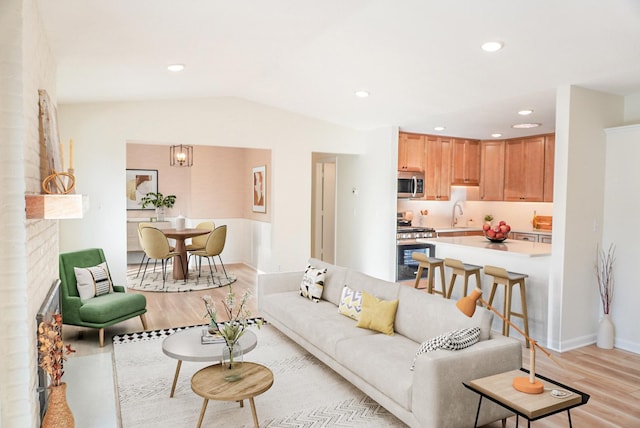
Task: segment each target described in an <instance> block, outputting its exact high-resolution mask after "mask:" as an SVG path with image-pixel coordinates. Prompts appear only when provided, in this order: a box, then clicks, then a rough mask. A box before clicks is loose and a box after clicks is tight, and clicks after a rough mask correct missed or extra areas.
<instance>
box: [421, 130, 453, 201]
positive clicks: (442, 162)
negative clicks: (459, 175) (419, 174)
mask: <svg viewBox="0 0 640 428" xmlns="http://www.w3.org/2000/svg"><path fill="white" fill-rule="evenodd" d="M451 143H452V139H451V138H447V137H436V136H433V135H427V136H426V142H425V144H426V152H427V160H426V169H425V174H424V176H425V181H426V183H425V198H426V199H427V200H432V201H448V200H449V197H450V195H451V187H450V186H451Z"/></svg>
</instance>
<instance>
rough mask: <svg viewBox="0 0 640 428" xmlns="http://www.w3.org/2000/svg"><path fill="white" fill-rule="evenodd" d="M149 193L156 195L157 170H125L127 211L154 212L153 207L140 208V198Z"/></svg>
mask: <svg viewBox="0 0 640 428" xmlns="http://www.w3.org/2000/svg"><path fill="white" fill-rule="evenodd" d="M149 192H153V193H158V170H157V169H127V210H142V209H144V210H154V209H155V207H154V206H153V205H150V206H148V207H146V208H142V198H143V197H144V195H146V194H147V193H149Z"/></svg>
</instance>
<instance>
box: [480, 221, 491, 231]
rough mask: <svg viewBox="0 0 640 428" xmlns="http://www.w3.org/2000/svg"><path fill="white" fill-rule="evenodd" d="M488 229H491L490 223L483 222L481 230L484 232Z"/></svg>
mask: <svg viewBox="0 0 640 428" xmlns="http://www.w3.org/2000/svg"><path fill="white" fill-rule="evenodd" d="M489 229H491V225H490V224H489V223H485V224H483V225H482V230H484V231H485V232H486V231H487V230H489Z"/></svg>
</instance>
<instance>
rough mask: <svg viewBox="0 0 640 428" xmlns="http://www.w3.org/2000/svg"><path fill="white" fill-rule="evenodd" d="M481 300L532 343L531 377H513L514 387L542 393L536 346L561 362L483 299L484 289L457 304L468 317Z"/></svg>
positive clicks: (522, 390)
mask: <svg viewBox="0 0 640 428" xmlns="http://www.w3.org/2000/svg"><path fill="white" fill-rule="evenodd" d="M478 301H480V302H481V303H482V304H483V305H485V306H486V307H487V309H489V310H490V311H491V312H493V313H495V314H497V315H498V316H499V317H500V318H501V319H502V320H503V321H505V322H507V323H509V325H510V326H511V327H513V328H514V329H515V330H516V331H517V332H518V333H520V334H521V335H522V336H523V337H524V338H525V340H527V341H528V342H529V344H530V347H529V349H530V351H529V352H530V369H529V377H515V378H514V379H513V387H514V388H515V389H516V390H518V391H521V392H525V393H527V394H541V393H542V392H543V391H544V385H543V384H542V382H540V381H539V380H537V379H536V373H535V371H536V347H537V348H538V349H540V350H541V351H542V352H544V353H545V354H546V355H547V357H549V358H551V360H552V361H553V362H554V363H556V364H558V365H559V366H560V364H559V363H558V362H557V361H556V360H555V359H554V358H553V357H552V356H551V354H550V353H549V351H547V350H546V349H544V348H543V347H542V346H540V345H538V343H537V342H536V341H535V340H533V339H532V338H531V337H529V336H528V335H526V334H525V333H524V332H523V331H522V330H520V329H519V328H518V326H516V325H515V324H513V323H512V322H511V321H510V320H509V319H508V318H506V317H505V316H504V315H502V314H501V313H500V312H498V311H497V310H496V309H495V308H493V307H492V306H491V305H489V304H488V303H487V302H486V301H484V299H482V290H480V289H479V288H476V289H475V290H473V291H472V292H471V294H469V295H468V296H466V297H463V298H462V299H460V300H458V303H456V306H457V307H458V309H459V310H460V311H461V312H462V313H463V314H465V315H466V316H468V317H472V316H473V313H474V312H475V310H476V306H477V302H478Z"/></svg>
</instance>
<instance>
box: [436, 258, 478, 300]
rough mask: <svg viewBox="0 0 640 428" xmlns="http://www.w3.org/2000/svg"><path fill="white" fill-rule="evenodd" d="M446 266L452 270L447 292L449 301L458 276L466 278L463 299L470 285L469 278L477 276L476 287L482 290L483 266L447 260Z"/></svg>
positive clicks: (445, 261)
mask: <svg viewBox="0 0 640 428" xmlns="http://www.w3.org/2000/svg"><path fill="white" fill-rule="evenodd" d="M444 265H445V266H447V267H449V268H451V281H449V291H448V292H447V296H446V297H447V299H450V298H451V293H452V292H453V286H454V284H455V282H456V278H457V277H458V275H461V276H462V277H463V278H464V292H463V294H462V297H465V296H466V295H467V288H468V285H469V277H470V276H471V275H475V276H476V285H477V287H478V288H479V289H481V290H482V282H481V280H480V269H482V266H476V265H472V264H468V263H462V262H461V261H460V260H458V259H451V258H446V259H444Z"/></svg>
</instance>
